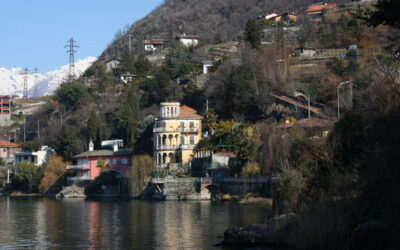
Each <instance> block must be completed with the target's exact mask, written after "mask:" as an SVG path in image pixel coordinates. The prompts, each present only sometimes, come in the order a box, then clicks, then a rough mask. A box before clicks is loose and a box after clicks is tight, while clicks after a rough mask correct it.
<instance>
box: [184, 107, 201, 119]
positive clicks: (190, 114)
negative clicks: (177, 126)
mask: <svg viewBox="0 0 400 250" xmlns="http://www.w3.org/2000/svg"><path fill="white" fill-rule="evenodd" d="M178 118H196V119H202V118H203V117H202V116H201V115H199V114H197V111H196V110H194V109H192V108H191V107H189V106H186V105H183V106H182V107H181V110H180V112H179V115H178Z"/></svg>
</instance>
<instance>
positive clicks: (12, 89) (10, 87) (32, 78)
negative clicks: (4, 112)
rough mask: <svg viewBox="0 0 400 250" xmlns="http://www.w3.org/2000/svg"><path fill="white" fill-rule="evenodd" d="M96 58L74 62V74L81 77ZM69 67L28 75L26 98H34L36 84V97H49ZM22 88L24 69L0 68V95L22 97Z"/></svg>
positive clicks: (64, 76) (66, 74)
mask: <svg viewBox="0 0 400 250" xmlns="http://www.w3.org/2000/svg"><path fill="white" fill-rule="evenodd" d="M96 60H97V58H96V57H87V58H85V59H82V60H79V61H77V62H75V74H76V75H77V76H80V75H82V73H83V72H85V70H86V69H87V68H89V67H90V66H91V65H92V64H93V62H95V61H96ZM68 68H69V65H65V66H62V67H60V68H58V69H56V70H53V71H50V72H47V73H45V74H41V73H29V74H28V81H27V83H28V84H27V85H28V96H29V97H33V96H35V88H34V86H35V84H38V88H37V90H38V91H37V94H38V96H44V95H51V94H53V92H54V91H55V90H56V89H57V88H58V86H59V85H60V84H61V83H62V82H63V81H64V80H65V79H67V77H68ZM23 88H24V69H23V68H11V69H6V68H4V67H1V66H0V95H19V96H22V95H23Z"/></svg>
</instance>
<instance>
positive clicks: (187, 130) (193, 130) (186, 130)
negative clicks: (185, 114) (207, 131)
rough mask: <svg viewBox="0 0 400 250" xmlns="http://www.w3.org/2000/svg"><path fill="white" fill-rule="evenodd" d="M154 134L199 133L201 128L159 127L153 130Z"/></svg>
mask: <svg viewBox="0 0 400 250" xmlns="http://www.w3.org/2000/svg"><path fill="white" fill-rule="evenodd" d="M153 132H154V133H163V132H167V133H168V132H181V133H197V132H199V128H194V127H193V128H182V127H179V128H167V127H159V128H153Z"/></svg>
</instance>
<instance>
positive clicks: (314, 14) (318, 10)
mask: <svg viewBox="0 0 400 250" xmlns="http://www.w3.org/2000/svg"><path fill="white" fill-rule="evenodd" d="M337 7H338V6H337V4H336V3H316V4H312V5H310V6H308V7H307V9H306V10H305V11H304V12H305V13H306V15H307V16H308V17H310V18H311V19H312V20H313V21H321V18H322V16H323V14H324V12H326V11H330V10H334V9H336V8H337Z"/></svg>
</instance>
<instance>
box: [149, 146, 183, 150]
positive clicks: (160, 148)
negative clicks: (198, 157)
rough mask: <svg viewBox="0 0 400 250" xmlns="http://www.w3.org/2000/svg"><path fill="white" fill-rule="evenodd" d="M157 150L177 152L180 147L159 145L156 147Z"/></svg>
mask: <svg viewBox="0 0 400 250" xmlns="http://www.w3.org/2000/svg"><path fill="white" fill-rule="evenodd" d="M154 148H155V149H156V150H177V149H178V148H179V145H157V146H154Z"/></svg>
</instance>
